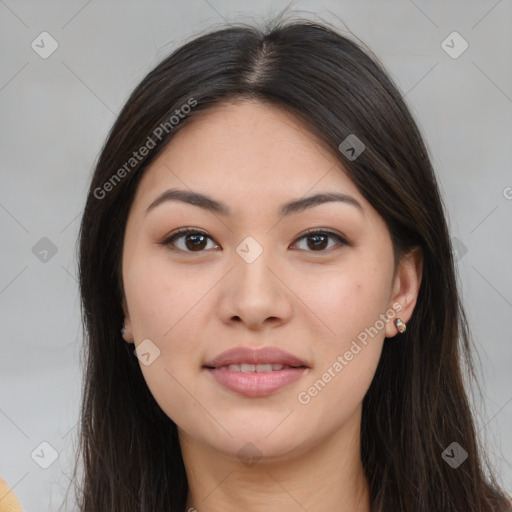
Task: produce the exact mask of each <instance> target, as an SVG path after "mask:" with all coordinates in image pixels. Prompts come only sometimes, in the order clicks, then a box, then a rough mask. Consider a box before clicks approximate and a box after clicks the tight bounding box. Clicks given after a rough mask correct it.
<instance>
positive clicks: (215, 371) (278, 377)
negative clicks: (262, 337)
mask: <svg viewBox="0 0 512 512" xmlns="http://www.w3.org/2000/svg"><path fill="white" fill-rule="evenodd" d="M309 369H310V367H309V365H307V364H306V363H305V362H304V361H302V360H301V359H300V358H298V357H297V356H294V355H292V354H290V353H288V352H285V351H284V350H281V349H278V348H276V347H263V348H260V349H253V348H250V347H238V348H234V349H231V350H228V351H226V352H223V353H221V354H220V355H218V356H217V357H216V358H214V359H212V360H211V361H208V362H207V363H205V364H204V365H203V370H204V371H206V372H207V374H208V375H209V378H212V380H213V382H215V383H217V384H219V385H220V386H222V388H224V389H225V390H229V391H231V392H234V393H236V394H237V395H243V396H248V397H262V396H268V395H271V394H273V393H276V392H278V391H280V390H282V389H283V388H285V387H287V386H290V385H291V384H293V383H294V382H297V380H299V379H300V378H301V377H302V376H303V375H304V374H305V373H307V372H308V370H309Z"/></svg>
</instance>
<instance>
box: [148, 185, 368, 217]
mask: <svg viewBox="0 0 512 512" xmlns="http://www.w3.org/2000/svg"><path fill="white" fill-rule="evenodd" d="M167 201H180V202H182V203H187V204H191V205H193V206H199V208H202V209H203V210H207V211H210V212H212V213H217V214H219V215H223V216H230V215H231V214H232V212H231V210H230V208H229V207H228V206H227V205H226V204H224V203H222V202H220V201H217V200H216V199H213V198H212V197H210V196H207V195H205V194H200V193H198V192H192V191H189V190H181V189H177V188H171V189H168V190H166V191H165V192H164V193H163V194H161V195H159V196H158V197H157V198H156V199H155V200H154V201H153V202H152V203H151V204H150V205H149V206H148V207H147V208H146V215H147V214H148V213H149V212H150V211H151V210H153V209H154V208H156V207H157V206H159V205H161V204H162V203H165V202H167ZM335 201H336V202H341V203H345V204H348V205H352V206H355V207H356V208H357V209H358V210H359V211H360V212H361V213H363V211H364V210H363V207H362V206H361V203H359V201H357V199H355V198H354V197H352V196H349V195H347V194H340V193H338V192H322V193H319V194H315V195H313V196H309V197H304V198H301V199H296V200H293V201H289V202H287V203H285V204H283V205H282V206H281V208H280V209H279V218H284V217H287V216H289V215H292V214H295V213H299V212H302V211H304V210H307V209H309V208H313V207H314V206H318V205H320V204H324V203H330V202H335Z"/></svg>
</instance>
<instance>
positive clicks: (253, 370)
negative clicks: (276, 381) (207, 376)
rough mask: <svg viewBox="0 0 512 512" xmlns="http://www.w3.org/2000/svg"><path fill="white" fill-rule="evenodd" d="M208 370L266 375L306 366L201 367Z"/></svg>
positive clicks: (277, 364)
mask: <svg viewBox="0 0 512 512" xmlns="http://www.w3.org/2000/svg"><path fill="white" fill-rule="evenodd" d="M203 368H206V369H208V370H220V371H226V370H229V371H231V372H241V373H268V372H278V371H281V370H289V369H296V368H307V366H303V365H300V366H289V365H287V364H280V363H266V364H253V363H239V364H237V363H235V364H228V365H224V366H203Z"/></svg>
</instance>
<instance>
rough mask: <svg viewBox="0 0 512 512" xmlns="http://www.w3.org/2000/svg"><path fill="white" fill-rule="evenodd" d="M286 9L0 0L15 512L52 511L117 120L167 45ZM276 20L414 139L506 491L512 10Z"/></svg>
mask: <svg viewBox="0 0 512 512" xmlns="http://www.w3.org/2000/svg"><path fill="white" fill-rule="evenodd" d="M287 4H288V2H283V1H271V0H266V1H262V2H260V3H258V4H255V3H254V2H250V1H248V0H239V1H235V0H233V1H222V0H208V1H206V0H187V1H183V2H181V1H180V2H178V1H172V2H157V1H153V2H142V1H136V2H121V1H100V0H92V1H87V0H73V1H66V2H64V1H53V2H42V1H37V2H36V1H34V2H28V1H15V0H0V38H1V45H0V52H1V60H0V62H1V66H0V112H1V122H0V147H1V155H2V160H1V173H2V181H1V183H2V185H1V189H0V222H1V224H0V226H1V228H0V229H1V243H2V246H1V247H2V248H1V274H0V308H1V309H0V311H1V328H2V345H1V354H0V379H1V380H0V389H1V394H0V433H1V434H0V476H2V477H3V478H4V479H5V480H6V481H7V483H8V484H9V485H10V486H11V487H13V489H14V492H15V493H16V494H17V496H18V498H19V499H20V502H21V504H22V506H23V507H24V509H25V511H26V512H28V511H34V512H35V511H45V510H51V511H54V510H58V508H59V506H60V505H61V502H62V499H63V496H64V493H65V491H66V490H67V486H68V479H69V476H70V473H71V470H72V465H71V463H72V457H73V453H74V452H75V450H76V423H77V419H78V410H79V399H80V387H81V371H82V369H81V366H80V357H79V356H80V344H81V337H82V333H81V327H80V317H79V297H78V288H77V281H76V273H77V271H76V263H77V259H76V252H75V251H76V245H75V244H76V239H77V234H78V228H79V223H80V215H81V212H82V209H83V206H84V201H85V197H86V192H87V188H88V183H89V180H90V177H91V172H92V168H93V166H94V163H95V161H96V158H97V156H98V154H99V151H100V149H101V146H102V144H103V141H104V139H105V137H106V135H107V133H108V131H109V129H110V127H111V125H112V123H113V122H114V120H115V117H116V114H117V113H118V112H119V110H120V109H121V107H122V105H123V104H124V102H125V101H126V99H127V97H128V95H129V94H130V92H131V91H132V89H133V88H134V87H135V86H136V85H137V83H138V82H139V81H140V80H141V79H142V78H143V76H144V75H145V74H146V73H147V72H148V71H149V70H150V69H151V68H153V67H154V66H155V65H156V64H157V63H158V62H159V61H160V60H162V59H163V58H164V57H165V56H166V55H168V54H169V53H170V52H171V51H172V50H174V49H175V48H176V47H177V46H178V45H180V44H182V43H183V42H185V41H188V40H190V39H191V38H193V37H194V36H195V35H197V34H199V33H203V32H204V31H205V30H208V29H210V28H218V27H220V26H221V25H223V24H225V23H227V22H238V21H243V22H249V23H250V22H251V21H258V22H259V21H262V20H263V19H264V18H265V17H266V18H268V17H270V16H271V15H272V14H273V13H277V12H278V11H281V10H282V9H283V8H285V7H286V5H287ZM291 9H292V10H293V11H295V12H297V14H298V15H300V16H302V17H306V18H310V19H317V20H321V19H324V20H326V21H328V22H330V23H332V24H333V25H335V26H336V27H338V28H339V29H340V30H341V31H342V32H343V33H345V34H346V35H349V36H350V32H352V33H353V34H354V35H355V36H357V37H358V38H360V39H361V40H362V41H363V42H364V43H366V44H367V45H368V46H369V47H370V48H371V49H372V50H373V52H374V53H375V54H376V55H377V56H378V57H379V59H380V60H381V62H382V63H383V64H384V66H385V67H386V69H387V70H388V72H389V73H390V75H391V77H392V78H393V79H394V80H395V82H396V84H397V85H398V86H399V88H400V90H401V91H402V92H403V94H404V96H405V99H406V101H407V103H408V105H409V107H410V108H411V110H412V113H413V115H414V116H415V118H416V120H417V122H418V124H419V126H420V129H421V131H422V133H423V135H424V137H425V139H426V143H427V146H428V148H429V152H430V155H431V157H432V161H433V165H434V167H435V170H436V173H437V176H438V179H439V184H440V187H441V191H442V195H443V200H444V202H445V204H446V208H447V212H448V222H449V226H450V230H451V236H452V237H453V239H452V240H453V244H454V248H455V251H456V253H457V259H458V261H457V265H458V272H459V280H460V285H461V291H462V294H463V300H464V304H465V306H466V308H467V312H468V315H469V320H470V326H471V328H472V330H473V335H474V339H475V344H476V347H477V349H478V354H479V357H480V361H481V366H479V365H478V360H477V370H478V371H479V376H480V380H481V383H482V385H483V391H484V393H483V401H481V400H480V399H478V397H477V398H476V404H477V410H478V414H477V429H478V430H479V435H480V437H481V439H482V441H483V442H485V443H487V444H486V446H487V448H486V451H487V453H488V454H489V456H490V458H491V461H492V462H493V463H494V464H495V466H496V468H497V470H498V473H499V475H500V476H501V477H502V479H503V483H504V486H505V488H506V489H507V491H508V492H512V469H511V465H510V462H511V461H512V439H511V432H512V403H511V402H512V385H511V384H512V377H511V373H512V343H511V337H512V336H511V328H512V322H511V317H512V272H511V262H512V258H511V254H512V236H511V235H512V222H511V219H512V172H511V162H512V144H511V142H510V141H511V140H512V126H511V119H512V70H511V63H512V2H511V0H501V1H496V0H489V1H487V0H485V1H484V0H482V1H475V0H473V1H467V0H464V1H462V0H461V1H449V2H441V1H439V2H427V1H420V0H414V2H413V1H412V0H399V1H380V2H370V1H349V0H338V1H322V0H320V1H316V2H313V1H302V2H300V1H297V2H295V3H293V4H292V5H291ZM454 32H456V34H454ZM57 45H58V46H57ZM466 45H467V48H466ZM41 443H43V444H41ZM54 451H55V452H54ZM56 456H58V457H57V458H56V459H55V457H56ZM440 456H441V454H440ZM54 459H55V460H54ZM48 464H50V465H49V466H48V467H47V468H46V469H45V468H44V467H43V466H46V465H48ZM72 496H73V494H72V493H70V499H72ZM68 506H69V509H71V506H72V501H70V502H69V504H68ZM62 510H64V507H62Z"/></svg>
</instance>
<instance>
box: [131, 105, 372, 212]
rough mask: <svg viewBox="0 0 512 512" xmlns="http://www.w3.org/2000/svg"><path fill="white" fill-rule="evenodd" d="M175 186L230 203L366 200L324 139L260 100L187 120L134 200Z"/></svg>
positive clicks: (146, 175) (145, 203) (143, 201)
mask: <svg viewBox="0 0 512 512" xmlns="http://www.w3.org/2000/svg"><path fill="white" fill-rule="evenodd" d="M177 187H179V188H181V189H188V190H193V191H197V192H202V193H205V194H208V195H212V196H215V197H216V198H219V199H220V200H222V201H223V202H226V203H237V202H238V203H240V204H244V203H245V202H250V203H252V204H253V203H254V201H255V200H256V201H258V202H260V203H266V204H268V202H269V201H273V200H274V199H275V200H276V201H279V202H282V199H283V197H289V198H298V197H303V196H305V195H310V194H313V193H315V192H318V191H326V190H330V191H337V192H340V193H344V194H350V195H351V196H353V197H355V198H357V200H358V201H359V202H360V203H362V204H363V203H365V200H364V198H363V197H362V195H361V194H360V192H359V191H358V189H357V187H356V186H355V184H354V183H353V182H352V180H351V179H350V178H349V177H348V175H347V174H346V170H345V169H344V167H343V165H342V163H341V161H340V160H339V159H338V158H336V157H335V156H334V155H333V154H332V152H331V150H330V149H329V148H327V146H326V144H325V143H324V142H323V141H321V140H319V139H318V138H317V137H316V136H315V135H313V134H312V133H311V132H310V131H309V130H308V129H307V128H306V127H305V125H304V124H303V123H302V122H301V121H300V120H299V119H298V118H297V117H296V116H294V115H293V114H291V113H290V112H288V111H286V110H284V109H282V108H280V107H276V106H273V105H270V104H266V103H261V102H259V101H255V100H244V101H230V102H224V103H221V104H219V105H218V106H216V107H214V108H213V109H210V110H208V111H205V112H202V113H201V114H200V115H199V116H198V117H196V118H194V119H189V120H187V125H186V126H184V127H183V128H182V129H181V130H180V131H178V132H177V133H176V135H175V136H174V137H173V138H172V139H171V141H170V142H169V143H168V145H167V147H166V148H165V149H164V150H163V151H162V153H161V154H160V155H159V156H158V158H157V159H156V160H155V161H154V162H153V163H152V164H151V165H150V166H149V168H148V169H147V170H146V171H145V173H144V176H143V177H142V179H141V182H140V183H139V186H138V190H137V194H136V198H135V202H136V203H137V205H143V206H144V207H147V206H148V205H149V203H150V202H151V201H152V200H153V199H154V197H155V195H156V194H158V193H159V192H162V191H164V190H165V189H167V188H177ZM237 198H238V199H237ZM363 206H364V205H363Z"/></svg>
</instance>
